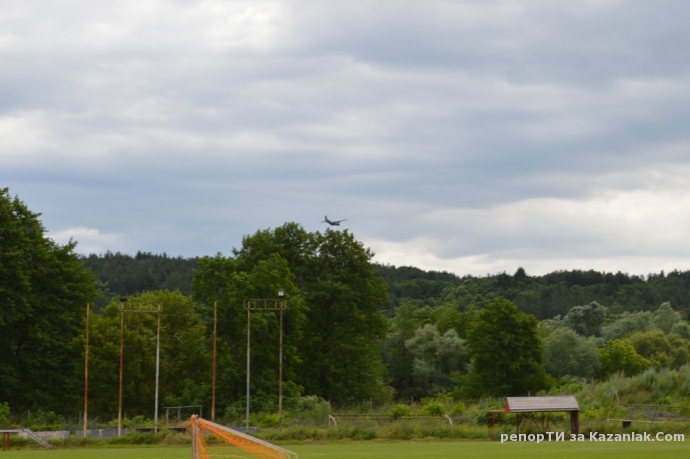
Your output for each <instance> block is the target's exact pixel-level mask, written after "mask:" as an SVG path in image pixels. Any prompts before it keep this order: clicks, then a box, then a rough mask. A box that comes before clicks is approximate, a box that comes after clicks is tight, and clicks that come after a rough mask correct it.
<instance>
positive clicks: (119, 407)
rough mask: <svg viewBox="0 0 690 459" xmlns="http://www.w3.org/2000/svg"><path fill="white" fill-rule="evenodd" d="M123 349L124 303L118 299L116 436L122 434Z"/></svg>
mask: <svg viewBox="0 0 690 459" xmlns="http://www.w3.org/2000/svg"><path fill="white" fill-rule="evenodd" d="M124 349H125V304H124V301H123V300H122V298H121V299H120V396H119V400H118V404H117V436H118V437H121V436H122V368H123V364H124Z"/></svg>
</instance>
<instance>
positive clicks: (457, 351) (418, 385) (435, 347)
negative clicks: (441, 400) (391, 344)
mask: <svg viewBox="0 0 690 459" xmlns="http://www.w3.org/2000/svg"><path fill="white" fill-rule="evenodd" d="M405 347H406V348H407V350H408V351H409V352H410V354H411V356H412V366H411V368H412V372H411V373H412V374H411V376H412V380H413V381H414V383H415V384H414V385H415V389H416V390H417V394H416V395H418V396H422V397H423V396H426V397H428V396H431V395H434V394H436V393H438V392H441V391H444V390H445V391H450V390H452V389H453V381H452V379H451V376H452V375H453V373H456V372H462V373H464V372H465V366H466V365H467V359H466V356H465V346H464V345H463V342H462V340H461V339H460V338H459V337H458V333H457V332H456V331H455V330H454V329H452V328H451V329H450V330H448V331H446V332H445V333H444V334H443V335H442V334H440V333H439V332H438V329H437V328H436V327H435V326H433V325H431V324H426V325H424V326H423V327H420V328H418V329H417V330H415V333H414V336H413V337H412V338H410V339H408V340H407V341H405Z"/></svg>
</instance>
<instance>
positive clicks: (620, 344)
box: [599, 339, 652, 377]
mask: <svg viewBox="0 0 690 459" xmlns="http://www.w3.org/2000/svg"><path fill="white" fill-rule="evenodd" d="M599 356H600V358H601V366H602V376H603V377H608V376H610V375H612V374H614V373H618V372H621V371H622V372H623V373H625V375H626V376H633V375H636V374H638V373H641V372H643V371H644V370H646V369H647V368H649V367H651V366H652V364H651V362H650V361H649V360H647V359H645V358H644V357H642V356H641V355H640V354H638V353H637V352H636V351H635V348H634V347H633V345H632V344H630V342H629V341H626V340H625V339H615V340H613V341H609V342H608V343H606V345H605V346H604V347H603V348H601V349H600V350H599Z"/></svg>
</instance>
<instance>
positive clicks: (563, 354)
mask: <svg viewBox="0 0 690 459" xmlns="http://www.w3.org/2000/svg"><path fill="white" fill-rule="evenodd" d="M593 339H594V338H589V339H587V338H584V337H583V336H580V335H578V334H577V333H575V332H574V331H573V330H571V329H569V328H558V329H556V330H554V331H553V332H552V333H551V334H550V335H549V336H547V337H546V338H545V339H544V342H543V344H544V367H545V368H546V371H547V372H548V373H549V374H551V375H553V376H556V377H561V376H576V377H580V378H593V377H594V376H596V375H597V374H598V373H599V371H600V369H601V362H600V361H599V353H598V349H597V345H596V343H595V342H594V341H593Z"/></svg>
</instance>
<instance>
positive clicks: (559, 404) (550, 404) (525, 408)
mask: <svg viewBox="0 0 690 459" xmlns="http://www.w3.org/2000/svg"><path fill="white" fill-rule="evenodd" d="M530 411H532V412H534V411H580V405H578V404H577V399H576V398H575V397H574V396H572V395H560V396H553V397H506V412H507V413H525V412H530Z"/></svg>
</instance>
